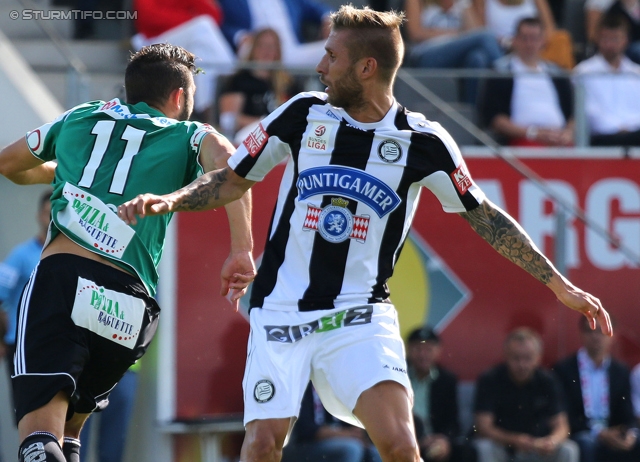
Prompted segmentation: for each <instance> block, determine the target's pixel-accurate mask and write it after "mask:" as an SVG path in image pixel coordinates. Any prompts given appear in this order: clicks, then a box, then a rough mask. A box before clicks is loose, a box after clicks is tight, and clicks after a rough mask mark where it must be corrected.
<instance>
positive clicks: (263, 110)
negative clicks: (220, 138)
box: [219, 29, 297, 144]
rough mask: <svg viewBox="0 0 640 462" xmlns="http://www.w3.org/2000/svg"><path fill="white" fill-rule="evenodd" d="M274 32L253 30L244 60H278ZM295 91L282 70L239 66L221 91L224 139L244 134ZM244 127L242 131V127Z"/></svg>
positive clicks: (221, 121)
mask: <svg viewBox="0 0 640 462" xmlns="http://www.w3.org/2000/svg"><path fill="white" fill-rule="evenodd" d="M281 57H282V51H281V46H280V38H279V37H278V33H277V32H276V31H275V30H273V29H262V30H260V31H259V32H257V33H256V34H255V36H254V38H253V42H252V44H251V47H250V48H249V52H248V56H247V61H248V62H249V63H252V64H258V63H263V64H268V65H271V66H273V65H274V64H278V63H280V62H281ZM295 93H297V89H296V88H294V82H293V79H292V77H291V76H290V75H289V74H288V73H287V72H286V71H284V70H282V69H273V68H265V69H260V68H251V69H241V70H239V71H238V72H236V73H235V74H233V75H232V76H230V77H229V79H228V82H227V84H226V85H225V86H224V88H223V89H222V91H221V96H220V102H219V108H220V127H221V129H222V132H223V134H224V135H225V136H227V137H228V138H231V139H233V138H234V136H235V135H236V133H239V138H240V140H238V139H236V140H235V141H236V143H235V144H239V143H238V141H241V139H243V138H244V136H243V135H242V134H243V133H248V132H249V131H251V129H252V128H253V127H254V126H255V125H256V124H257V123H258V122H259V121H260V120H261V119H262V118H263V117H265V116H266V115H268V114H270V113H271V112H272V111H273V110H274V109H275V108H277V107H278V106H279V105H281V104H282V103H284V102H285V101H286V100H288V99H289V98H290V97H291V96H292V95H294V94H295ZM245 128H247V129H248V130H247V131H245V130H243V129H245Z"/></svg>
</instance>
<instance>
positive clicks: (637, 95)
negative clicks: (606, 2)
mask: <svg viewBox="0 0 640 462" xmlns="http://www.w3.org/2000/svg"><path fill="white" fill-rule="evenodd" d="M628 29H629V25H628V23H627V22H626V20H625V19H624V18H623V17H622V16H620V15H616V14H605V15H604V16H602V18H601V20H600V24H599V25H598V32H597V41H598V54H596V55H595V56H593V57H592V58H589V59H587V60H585V61H583V62H582V63H580V64H579V65H578V66H576V68H575V75H576V84H579V85H583V86H584V95H585V110H586V113H587V114H586V115H587V120H588V124H589V130H590V132H591V145H593V146H640V110H638V107H639V106H638V101H640V65H638V64H635V63H634V62H632V61H631V60H630V59H629V58H627V57H626V56H625V49H626V47H627V44H628V38H627V34H628Z"/></svg>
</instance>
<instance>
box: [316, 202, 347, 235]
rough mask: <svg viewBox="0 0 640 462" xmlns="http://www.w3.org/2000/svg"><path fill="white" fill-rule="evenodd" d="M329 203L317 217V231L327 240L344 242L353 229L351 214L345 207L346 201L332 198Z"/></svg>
mask: <svg viewBox="0 0 640 462" xmlns="http://www.w3.org/2000/svg"><path fill="white" fill-rule="evenodd" d="M331 203H332V205H329V206H328V207H325V208H323V209H322V212H321V213H320V216H319V217H318V231H319V232H320V235H321V236H322V237H323V238H325V240H327V241H329V242H334V243H336V242H344V241H346V240H347V239H349V235H350V234H351V230H352V229H353V215H352V214H351V212H350V211H349V209H347V208H346V207H347V204H348V201H346V200H344V199H341V198H334V199H332V200H331Z"/></svg>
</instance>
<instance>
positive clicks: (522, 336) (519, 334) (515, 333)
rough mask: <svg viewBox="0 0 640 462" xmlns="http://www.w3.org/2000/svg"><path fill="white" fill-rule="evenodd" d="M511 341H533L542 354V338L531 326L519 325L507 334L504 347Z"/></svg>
mask: <svg viewBox="0 0 640 462" xmlns="http://www.w3.org/2000/svg"><path fill="white" fill-rule="evenodd" d="M511 342H521V343H522V342H532V343H533V345H534V346H535V348H536V350H538V353H540V354H542V348H543V345H542V339H541V338H540V335H538V333H537V332H536V331H534V330H533V329H530V328H529V327H518V328H516V329H514V330H512V331H511V332H509V333H508V334H507V337H506V338H505V340H504V348H505V349H506V348H507V345H509V344H510V343H511Z"/></svg>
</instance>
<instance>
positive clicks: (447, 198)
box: [410, 120, 485, 213]
mask: <svg viewBox="0 0 640 462" xmlns="http://www.w3.org/2000/svg"><path fill="white" fill-rule="evenodd" d="M410 125H411V127H412V128H413V129H414V130H416V131H418V132H419V133H416V135H415V136H414V137H412V146H414V148H415V149H416V150H417V151H418V152H419V153H420V155H419V156H415V157H416V158H418V159H420V160H418V161H416V164H415V167H416V168H417V169H418V170H419V171H421V172H424V173H423V174H424V177H423V178H422V179H421V180H420V181H419V182H418V183H419V184H420V185H421V186H424V187H426V188H428V189H429V190H430V191H431V192H432V193H433V194H434V195H435V196H436V197H437V198H438V200H439V201H440V204H441V205H442V209H443V210H444V211H445V212H448V213H460V212H466V211H469V210H473V209H474V208H476V207H478V205H480V204H481V203H482V202H483V201H484V198H485V196H484V193H483V192H482V190H481V189H480V188H479V187H478V186H477V185H476V184H475V183H474V182H473V179H472V178H471V175H470V173H469V170H468V169H467V166H466V164H465V162H464V159H463V158H462V154H461V153H460V148H459V147H458V145H457V144H456V142H455V141H454V139H453V138H452V137H451V135H450V134H449V132H447V131H446V130H445V129H444V128H442V127H441V126H440V124H438V123H435V122H431V121H427V120H421V121H417V122H416V121H411V122H410Z"/></svg>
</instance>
